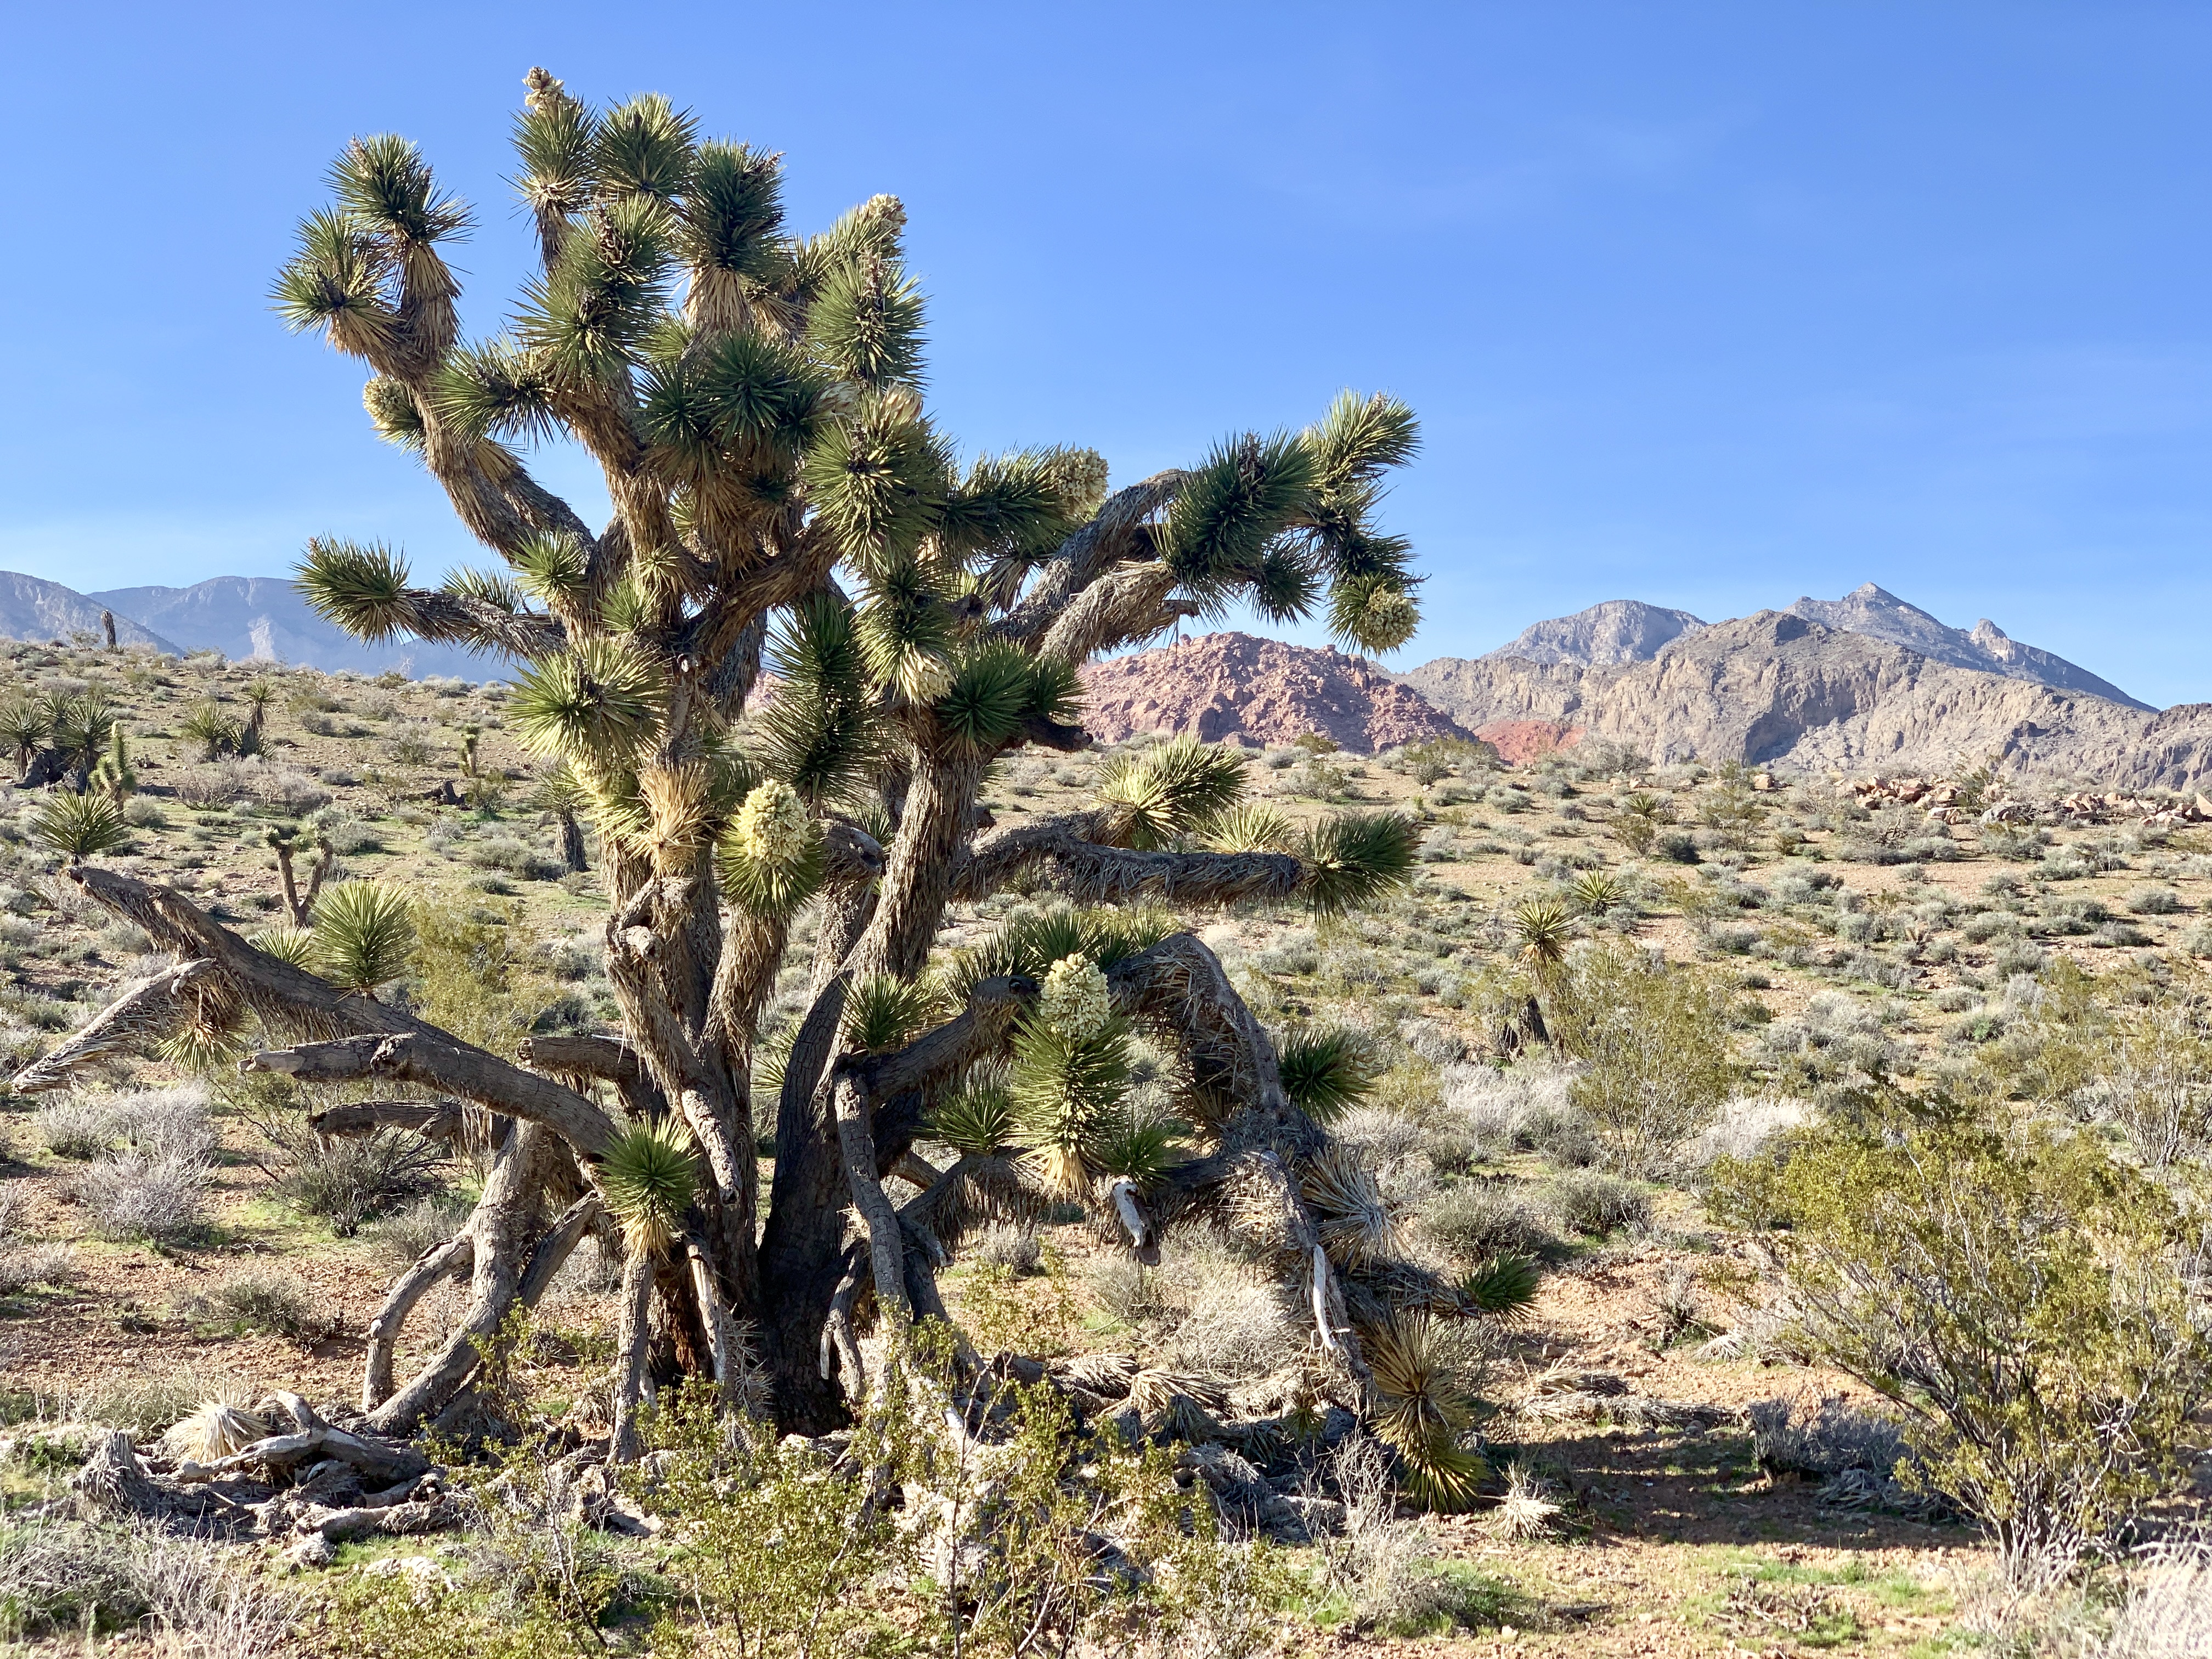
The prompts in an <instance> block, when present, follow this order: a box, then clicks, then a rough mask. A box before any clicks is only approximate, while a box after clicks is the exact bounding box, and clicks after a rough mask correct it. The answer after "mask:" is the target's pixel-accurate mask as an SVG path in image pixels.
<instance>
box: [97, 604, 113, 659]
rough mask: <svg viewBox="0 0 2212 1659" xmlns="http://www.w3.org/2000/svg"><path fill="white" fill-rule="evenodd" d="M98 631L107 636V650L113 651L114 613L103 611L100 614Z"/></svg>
mask: <svg viewBox="0 0 2212 1659" xmlns="http://www.w3.org/2000/svg"><path fill="white" fill-rule="evenodd" d="M100 632H101V633H103V634H105V635H107V648H108V649H109V650H110V651H112V650H114V649H115V613H114V612H113V611H101V612H100Z"/></svg>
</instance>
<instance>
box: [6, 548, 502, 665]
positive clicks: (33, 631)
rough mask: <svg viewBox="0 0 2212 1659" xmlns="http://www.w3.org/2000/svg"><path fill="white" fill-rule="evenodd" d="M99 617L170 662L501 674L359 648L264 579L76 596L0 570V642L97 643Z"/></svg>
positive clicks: (426, 653) (456, 655)
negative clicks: (87, 639) (183, 658)
mask: <svg viewBox="0 0 2212 1659" xmlns="http://www.w3.org/2000/svg"><path fill="white" fill-rule="evenodd" d="M103 611H109V612H112V613H113V615H114V617H115V637H116V639H117V641H118V643H121V644H124V645H143V646H150V647H153V648H154V649H155V650H157V651H173V652H176V653H179V655H181V654H183V653H186V652H191V651H209V650H214V651H220V652H222V653H223V655H224V656H226V657H229V658H233V659H240V660H246V659H253V658H262V659H267V660H270V661H276V662H286V663H294V664H297V665H302V666H305V667H309V668H321V669H325V670H331V669H340V668H348V669H352V670H355V671H357V672H360V673H364V674H380V673H382V672H384V671H386V669H397V670H398V671H400V672H401V673H403V674H409V675H412V676H415V677H416V678H422V677H425V676H428V675H432V674H439V675H450V676H457V677H459V678H463V679H473V680H481V679H484V678H489V677H492V676H495V675H496V674H498V673H500V672H501V671H502V669H501V665H500V664H499V663H498V662H496V661H495V660H494V659H488V658H483V657H478V656H476V655H473V654H471V653H469V652H466V651H462V650H458V649H456V648H454V647H452V646H447V645H430V644H426V643H424V642H422V641H402V642H398V643H394V644H391V645H363V644H362V642H361V641H358V640H356V639H355V638H354V637H353V636H352V635H349V634H345V633H343V632H341V631H340V630H339V629H336V628H334V627H332V626H331V624H330V623H326V622H325V621H324V620H323V619H322V618H321V617H318V616H316V615H315V613H314V612H313V611H310V610H309V609H307V601H306V600H304V599H301V597H300V593H299V590H298V589H296V588H295V587H294V586H292V584H291V583H290V582H289V581H284V580H279V579H276V578H274V577H269V576H216V577H215V578H213V579H212V580H208V581H204V582H197V583H195V584H194V585H193V586H190V587H117V588H111V589H109V590H107V591H106V592H99V593H80V592H77V591H76V589H75V588H70V587H64V586H62V585H61V584H60V583H59V582H50V581H45V580H41V579H40V578H39V577H36V576H26V575H23V574H20V573H18V572H15V571H12V570H0V638H5V639H13V640H54V639H67V638H68V637H69V636H70V635H72V634H76V633H84V634H90V635H94V636H97V635H99V633H100V614H101V612H103Z"/></svg>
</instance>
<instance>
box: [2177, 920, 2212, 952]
mask: <svg viewBox="0 0 2212 1659" xmlns="http://www.w3.org/2000/svg"><path fill="white" fill-rule="evenodd" d="M2181 948H2182V949H2183V950H2185V951H2188V952H2189V954H2190V955H2191V956H2192V957H2212V921H2200V922H2198V923H2197V925H2196V926H2195V927H2192V928H2191V929H2190V930H2189V931H2188V932H2187V933H2184V934H2183V935H2182V936H2181Z"/></svg>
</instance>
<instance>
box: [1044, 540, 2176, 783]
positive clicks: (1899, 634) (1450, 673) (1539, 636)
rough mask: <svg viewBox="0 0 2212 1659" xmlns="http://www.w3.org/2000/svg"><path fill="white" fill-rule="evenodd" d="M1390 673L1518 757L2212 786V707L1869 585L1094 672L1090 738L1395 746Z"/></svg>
mask: <svg viewBox="0 0 2212 1659" xmlns="http://www.w3.org/2000/svg"><path fill="white" fill-rule="evenodd" d="M1262 643H1265V644H1267V645H1269V646H1272V647H1273V649H1272V650H1269V651H1264V652H1263V651H1259V650H1257V649H1256V648H1255V647H1259V646H1260V645H1261V644H1262ZM1353 665H1357V667H1356V668H1355V667H1354V666H1353ZM1378 678H1388V679H1389V680H1392V681H1395V683H1396V684H1398V685H1400V686H1401V687H1403V688H1405V689H1407V690H1412V691H1415V692H1418V693H1419V694H1420V696H1421V698H1422V700H1423V701H1424V702H1425V703H1426V704H1427V705H1429V707H1430V708H1431V709H1432V710H1433V711H1435V712H1436V713H1437V714H1442V715H1443V716H1446V717H1448V720H1449V729H1450V731H1451V732H1453V733H1455V734H1457V735H1462V736H1468V737H1475V738H1482V739H1484V740H1486V741H1488V742H1491V743H1492V744H1495V745H1496V746H1497V747H1498V750H1499V751H1500V753H1501V754H1502V755H1503V756H1504V757H1505V758H1506V759H1508V760H1510V761H1522V760H1527V759H1528V758H1531V757H1534V756H1535V755H1537V754H1540V753H1541V752H1543V751H1545V750H1548V749H1552V748H1555V747H1560V746H1565V745H1567V744H1574V743H1577V742H1583V741H1591V740H1607V741H1613V742H1618V743H1620V744H1624V745H1626V746H1628V747H1630V748H1632V749H1635V750H1638V751H1640V752H1643V753H1645V754H1648V755H1650V756H1652V757H1654V758H1656V759H1660V760H1687V759H1690V758H1692V757H1694V758H1698V759H1701V760H1705V761H1723V760H1739V761H1744V762H1747V763H1759V764H1764V765H1776V766H1782V767H1786V768H1793V769H1820V770H1827V769H1838V770H1843V771H1849V772H1869V771H1889V772H1922V773H1929V774H1935V775H1944V774H1948V773H1949V772H1951V771H1953V770H1954V769H1958V768H1959V767H1960V766H1962V765H1972V764H1973V763H1976V762H1978V761H1979V760H1981V759H1983V758H1984V757H1987V756H1997V757H2002V759H2003V760H2004V761H2005V762H2006V763H2008V764H2009V765H2011V766H2012V767H2014V768H2015V769H2033V770H2035V771H2038V772H2042V773H2048V774H2056V775H2064V776H2072V777H2081V778H2087V779H2096V780H2101V781H2110V782H2112V783H2117V784H2121V785H2124V786H2126V787H2136V788H2142V787H2154V786H2166V787H2195V786H2197V785H2198V784H2200V783H2202V782H2204V781H2207V780H2208V779H2212V704H2204V703H2189V704H2183V705H2180V706H2179V707H2177V708H2170V709H2166V710H2165V711H2163V712H2161V711H2160V710H2157V709H2155V708H2151V707H2149V706H2148V704H2145V703H2143V702H2140V701H2138V700H2137V699H2136V698H2134V697H2131V696H2129V695H2128V694H2127V693H2126V692H2124V691H2123V690H2120V689H2119V688H2118V686H2116V685H2114V684H2112V683H2111V682H2110V681H2107V680H2105V679H2102V678H2100V677H2098V676H2097V675H2095V674H2093V673H2091V672H2089V671H2088V670H2087V669H2085V668H2082V667H2080V666H2079V665H2076V664H2074V663H2070V662H2068V661H2067V660H2066V659H2063V657H2059V656H2057V655H2055V654H2054V653H2051V652H2048V651H2044V650H2040V649H2039V648H2037V647H2033V646H2029V645H2022V644H2021V643H2020V642H2019V641H2015V640H2013V639H2012V638H2010V637H2009V636H2008V635H2006V634H2005V633H2004V631H2003V630H2002V629H2000V628H1998V627H1997V625H1996V623H1991V622H1988V621H1984V622H1983V623H1980V625H1979V626H1978V627H1976V628H1974V629H1972V630H1967V629H1957V628H1952V627H1949V626H1948V625H1946V624H1945V623H1942V622H1941V621H1939V620H1938V619H1937V618H1936V617H1933V616H1931V615H1929V613H1928V612H1927V611H1922V610H1920V609H1919V608H1918V607H1917V606H1915V605H1909V604H1907V603H1906V602H1905V601H1904V600H1903V599H1899V598H1898V597H1897V596H1896V595H1894V594H1893V593H1889V592H1885V591H1884V590H1883V589H1881V588H1880V587H1877V586H1875V585H1874V584H1872V583H1869V584H1867V585H1866V586H1863V587H1861V588H1858V589H1857V590H1856V591H1855V592H1850V593H1848V594H1846V595H1844V597H1843V598H1842V599H1799V600H1798V601H1797V602H1796V604H1794V605H1790V607H1789V609H1787V610H1785V611H1758V612H1756V613H1754V614H1753V615H1752V616H1749V617H1739V618H1736V619H1735V620H1733V621H1729V622H1719V623H1708V622H1705V621H1704V620H1703V619H1701V618H1699V617H1694V616H1692V615H1691V614H1690V613H1689V612H1687V611H1673V610H1668V609H1665V608H1663V607H1661V606H1658V605H1645V604H1644V603H1642V602H1640V601H1638V600H1633V599H1615V600H1608V601H1607V602H1606V603H1605V604H1602V605H1593V606H1591V607H1590V608H1589V610H1587V611H1577V613H1576V614H1575V615H1573V616H1571V617H1554V618H1553V619H1551V620H1549V621H1546V622H1541V623H1536V624H1535V625H1534V626H1533V627H1531V628H1529V629H1526V630H1525V631H1523V632H1522V635H1520V636H1519V637H1518V638H1517V639H1516V640H1514V641H1512V642H1511V643H1510V644H1508V645H1506V646H1504V647H1500V648H1499V649H1498V650H1496V651H1492V652H1489V653H1486V654H1484V655H1482V656H1480V657H1474V658H1462V657H1439V658H1437V659H1434V660H1433V661H1431V662H1426V663H1424V664H1422V665H1420V666H1419V667H1418V668H1415V669H1413V670H1411V671H1407V672H1405V673H1402V674H1394V675H1389V676H1383V675H1382V674H1381V672H1380V671H1378V670H1376V669H1375V668H1374V667H1373V665H1370V664H1367V663H1365V662H1364V660H1363V659H1358V658H1349V657H1342V656H1339V655H1338V654H1337V653H1334V652H1323V651H1310V650H1306V649H1304V648H1303V647H1291V646H1279V645H1274V644H1273V642H1272V641H1267V642H1261V641H1250V640H1249V638H1248V637H1247V636H1243V635H1209V636H1207V637H1206V638H1205V639H1201V640H1196V641H1188V642H1185V643H1183V644H1181V645H1177V646H1175V647H1166V648H1164V649H1161V650H1156V651H1150V652H1145V653H1139V654H1137V655H1134V656H1131V657H1126V658H1121V659H1115V662H1113V663H1111V664H1097V665H1092V666H1091V668H1090V669H1087V670H1086V671H1085V684H1086V685H1088V686H1090V687H1091V689H1092V695H1093V708H1092V713H1091V715H1090V716H1089V717H1088V718H1090V719H1091V720H1093V721H1094V722H1095V723H1096V726H1095V729H1097V730H1098V731H1099V734H1100V735H1101V736H1102V737H1103V736H1108V735H1109V733H1110V735H1114V736H1120V735H1123V734H1124V732H1123V730H1122V728H1124V727H1127V728H1128V729H1132V730H1160V731H1183V730H1191V731H1199V732H1201V733H1202V734H1203V735H1205V736H1207V737H1209V738H1230V737H1241V738H1245V739H1246V740H1248V741H1255V742H1262V743H1279V742H1282V741H1285V733H1293V732H1297V731H1301V730H1310V731H1322V732H1326V733H1327V734H1328V735H1329V736H1330V737H1331V738H1334V740H1335V741H1336V742H1338V743H1339V744H1341V745H1342V746H1343V747H1346V748H1348V749H1368V750H1372V749H1376V748H1381V747H1384V746H1387V744H1389V743H1391V742H1402V741H1405V740H1406V739H1405V738H1403V737H1398V736H1391V735H1386V733H1392V732H1398V731H1400V730H1401V729H1411V728H1412V727H1413V726H1415V725H1419V724H1421V720H1422V716H1421V715H1420V713H1419V711H1418V710H1416V709H1414V708H1412V707H1410V706H1408V705H1406V704H1403V703H1400V702H1389V703H1388V704H1387V706H1386V705H1385V704H1384V702H1383V701H1381V700H1379V699H1377V697H1376V694H1375V692H1374V690H1373V689H1372V684H1373V682H1374V681H1375V680H1376V679H1378ZM1301 688H1303V689H1301ZM1360 708H1373V709H1376V710H1381V711H1383V717H1382V718H1379V719H1370V720H1369V721H1368V724H1367V728H1366V730H1365V731H1364V733H1362V732H1359V731H1358V729H1357V728H1358V725H1359V722H1358V720H1354V719H1347V713H1348V712H1356V711H1357V710H1358V709H1360ZM1248 710H1249V714H1250V718H1249V719H1244V718H1243V711H1248ZM1240 720H1241V722H1242V723H1240ZM1301 722H1304V724H1303V725H1302V724H1301ZM1422 729H1424V730H1425V731H1426V730H1431V729H1433V728H1431V727H1427V726H1423V728H1422Z"/></svg>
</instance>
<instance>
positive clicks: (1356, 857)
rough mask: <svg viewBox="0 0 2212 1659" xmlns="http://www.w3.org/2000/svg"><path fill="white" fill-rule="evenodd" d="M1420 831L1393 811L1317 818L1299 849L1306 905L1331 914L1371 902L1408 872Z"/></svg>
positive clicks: (1318, 911) (1411, 870)
mask: <svg viewBox="0 0 2212 1659" xmlns="http://www.w3.org/2000/svg"><path fill="white" fill-rule="evenodd" d="M1420 839H1421V837H1420V827H1419V825H1418V824H1416V823H1413V820H1412V819H1410V818H1407V817H1400V816H1399V815H1398V814H1397V813H1395V812H1340V813H1338V814H1336V815H1335V816H1334V817H1326V818H1322V819H1321V820H1320V821H1319V822H1318V823H1315V824H1313V825H1312V826H1311V827H1310V829H1308V830H1307V831H1306V835H1305V842H1304V845H1303V846H1302V847H1300V848H1299V849H1298V858H1299V860H1300V861H1301V862H1302V863H1304V866H1306V875H1305V889H1304V890H1305V896H1306V902H1307V904H1308V905H1309V906H1310V907H1311V908H1312V909H1313V910H1314V912H1315V913H1316V915H1338V914H1340V913H1341V912H1343V911H1346V910H1351V909H1356V908H1358V907H1359V906H1361V905H1363V904H1367V903H1370V902H1373V901H1374V900H1375V899H1376V898H1378V897H1380V896H1382V895H1383V894H1384V893H1386V892H1388V891H1389V890H1391V889H1392V888H1394V887H1397V886H1400V885H1402V884H1404V882H1405V880H1406V878H1407V876H1409V875H1411V874H1412V873H1413V861H1414V859H1415V857H1416V855H1417V854H1419V849H1420Z"/></svg>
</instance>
